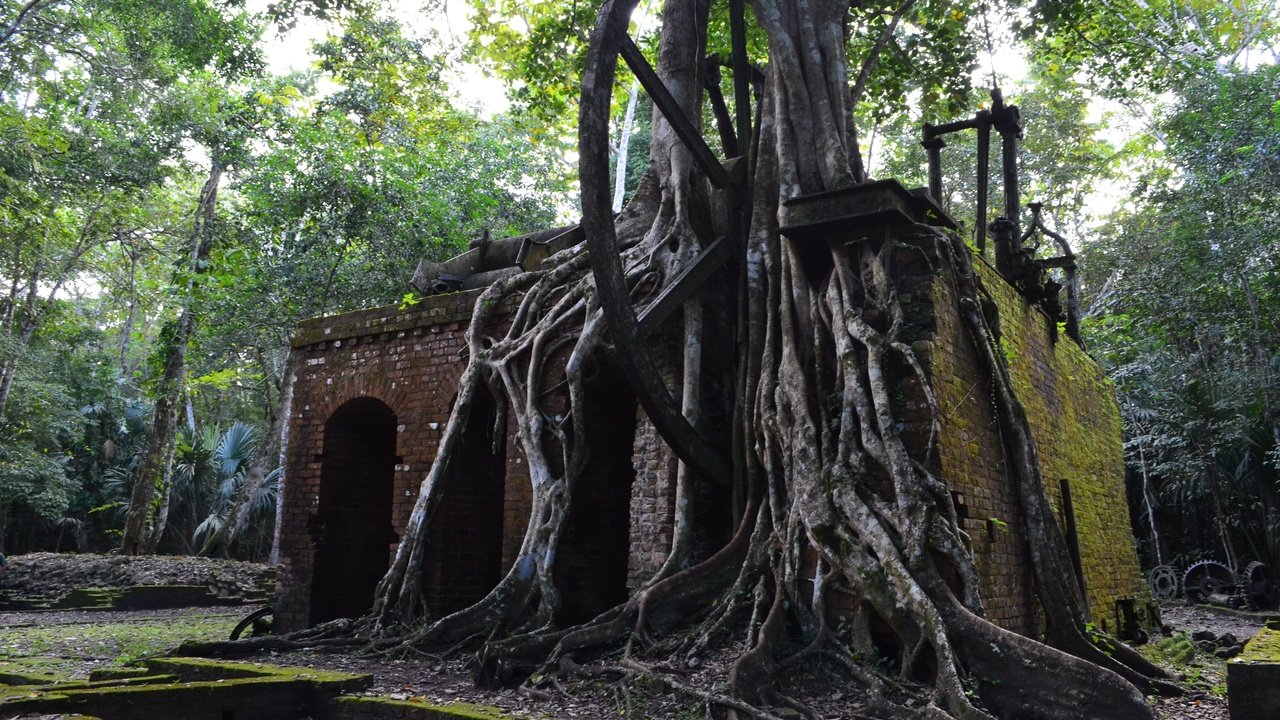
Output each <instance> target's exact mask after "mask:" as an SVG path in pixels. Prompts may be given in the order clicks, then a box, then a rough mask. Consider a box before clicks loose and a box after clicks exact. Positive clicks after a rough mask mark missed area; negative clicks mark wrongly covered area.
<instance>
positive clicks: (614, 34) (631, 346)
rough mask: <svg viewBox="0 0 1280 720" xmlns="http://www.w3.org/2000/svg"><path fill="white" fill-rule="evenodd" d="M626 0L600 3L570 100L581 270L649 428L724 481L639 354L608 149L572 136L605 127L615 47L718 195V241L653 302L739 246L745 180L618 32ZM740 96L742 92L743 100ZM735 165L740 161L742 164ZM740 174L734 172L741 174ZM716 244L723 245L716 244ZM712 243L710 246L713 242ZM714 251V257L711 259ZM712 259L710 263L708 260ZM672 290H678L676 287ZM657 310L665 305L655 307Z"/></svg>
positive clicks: (681, 289) (735, 2)
mask: <svg viewBox="0 0 1280 720" xmlns="http://www.w3.org/2000/svg"><path fill="white" fill-rule="evenodd" d="M635 5H636V2H635V0H606V2H605V5H604V7H602V8H601V10H600V14H599V15H598V20H597V23H596V27H595V29H594V31H593V33H592V38H591V45H590V48H589V50H588V53H587V64H586V67H585V70H584V73H583V84H582V88H583V89H582V101H581V103H580V105H579V116H578V118H579V122H578V126H579V138H580V140H579V175H580V182H581V187H582V213H583V217H582V227H583V230H584V232H585V233H586V236H587V247H588V250H589V252H590V261H591V272H592V276H593V277H594V279H595V282H596V290H597V292H598V293H599V294H600V298H601V306H602V307H603V309H604V313H605V317H606V320H607V321H608V323H609V332H610V335H611V336H612V338H613V341H614V343H615V345H616V346H617V347H618V350H619V352H618V353H617V357H618V363H619V365H620V366H621V367H622V371H623V374H624V375H626V377H627V381H628V383H629V384H630V385H631V387H632V388H633V389H634V390H635V392H636V395H637V399H638V400H639V401H640V404H641V405H642V406H643V407H644V409H645V413H646V414H647V415H648V416H649V419H650V420H651V421H652V422H653V425H654V427H655V428H656V429H657V430H658V433H659V435H661V436H662V438H663V439H664V440H665V441H666V442H667V444H668V445H670V446H671V449H672V450H673V451H674V452H675V454H676V456H677V457H679V458H680V460H682V461H683V462H685V463H687V464H688V465H689V466H690V467H691V468H693V470H694V471H695V472H697V473H699V474H701V475H703V476H705V477H707V478H708V479H710V480H712V481H713V482H717V483H718V484H724V485H727V484H729V480H730V479H731V478H732V476H733V470H732V469H731V468H730V467H729V466H727V465H726V464H725V463H724V461H723V460H722V459H721V458H720V457H719V456H718V455H717V454H716V453H715V452H713V451H712V450H711V446H710V444H709V443H708V442H707V441H706V439H705V438H704V437H703V436H702V434H701V433H700V432H699V431H698V430H697V429H696V428H694V427H693V426H692V425H690V424H689V421H688V419H686V418H685V417H684V415H683V414H682V413H681V411H680V408H679V406H678V405H677V404H676V402H675V399H674V398H673V397H672V395H671V393H670V391H669V390H668V389H667V387H666V384H665V383H664V382H663V381H662V378H660V377H659V376H658V375H657V373H656V372H655V371H654V369H653V366H652V365H651V364H646V363H644V362H643V358H642V355H643V353H644V350H645V343H644V340H645V337H646V334H645V332H646V330H651V329H652V327H653V325H654V323H651V322H646V323H645V325H644V326H643V327H642V326H641V324H640V321H639V318H638V317H637V316H636V312H635V309H634V308H633V307H632V306H631V302H630V293H629V290H628V288H627V286H626V282H625V280H624V278H623V273H622V264H621V258H620V256H619V254H618V241H617V234H616V232H615V229H614V227H613V214H612V212H611V205H610V199H609V198H608V195H607V191H608V186H609V182H608V177H607V174H608V154H607V150H606V149H605V148H604V147H603V143H600V142H595V143H587V142H583V141H582V138H588V137H592V136H595V137H597V138H598V137H605V136H607V134H608V115H609V106H610V99H611V96H612V91H613V81H614V77H615V75H616V68H615V66H616V63H617V58H618V56H619V55H621V56H622V58H623V60H624V61H625V62H626V63H627V66H628V67H629V68H631V71H632V73H634V74H635V76H636V79H637V80H639V82H640V84H641V85H642V86H643V87H644V89H645V92H647V93H648V94H649V97H650V99H651V100H653V103H654V106H655V107H657V108H658V110H659V111H660V112H661V113H662V114H663V116H664V117H665V118H666V119H667V121H668V122H669V123H670V124H671V126H672V129H673V130H674V131H675V132H676V135H677V137H679V138H680V140H681V142H682V143H683V144H684V145H685V147H687V148H688V149H689V152H690V154H691V155H692V156H693V158H694V161H695V162H696V163H697V164H698V166H699V167H700V168H701V169H702V170H703V172H704V173H706V175H707V177H708V179H709V180H710V182H711V183H712V184H713V185H714V186H715V187H717V188H723V189H724V190H725V192H726V195H727V198H726V200H727V202H726V203H725V205H726V210H727V214H728V232H727V233H726V237H725V238H724V239H723V240H722V241H721V242H719V243H713V245H712V247H708V248H707V250H706V251H704V252H703V254H702V257H700V258H699V260H700V262H695V263H694V265H695V268H696V272H694V271H692V270H693V269H691V271H690V272H686V273H683V274H682V275H681V277H680V278H678V279H677V280H676V282H675V283H673V285H674V286H675V287H672V288H669V289H668V291H667V292H664V295H672V296H673V299H671V300H670V301H665V302H663V303H662V305H663V307H664V308H667V309H669V308H674V307H675V306H676V302H675V299H674V295H676V294H677V293H679V294H683V293H687V297H692V296H693V294H694V293H695V292H696V291H697V290H698V289H700V288H701V287H702V286H703V285H704V284H705V282H706V279H705V278H706V277H710V274H711V271H712V270H714V269H715V268H716V267H719V265H720V264H723V262H724V259H727V258H728V257H730V256H732V255H734V254H735V253H734V252H731V250H737V249H740V247H741V239H742V238H743V237H745V235H746V219H745V217H744V215H745V203H744V199H745V198H746V197H749V194H748V188H747V187H746V186H745V182H749V180H748V181H742V182H739V181H735V177H734V176H735V175H736V174H739V173H738V172H735V171H737V170H738V168H735V167H726V166H724V165H721V164H720V162H719V161H718V160H716V158H715V155H714V154H713V153H712V152H711V149H710V148H708V147H707V145H706V143H705V142H704V141H703V140H702V136H701V134H700V133H699V132H698V130H697V128H695V127H694V125H693V123H692V122H690V121H689V119H688V118H687V117H686V116H685V115H684V112H683V111H682V110H681V109H680V107H679V105H678V104H677V103H676V102H675V99H674V98H673V97H672V96H671V93H670V92H669V91H668V90H667V88H666V86H665V85H664V84H663V82H662V80H661V78H659V77H658V75H657V73H656V72H655V71H654V70H653V68H652V66H650V65H649V62H648V60H646V59H645V58H644V55H643V54H642V53H641V52H640V49H639V48H638V47H636V44H635V42H634V41H633V40H632V39H631V37H630V36H629V35H628V34H627V31H626V22H627V18H628V17H629V16H630V14H631V12H632V10H634V9H635ZM742 13H743V6H742V2H741V0H730V14H731V25H732V29H733V31H734V32H733V39H734V46H735V47H734V58H733V60H734V63H733V64H734V74H735V77H734V87H735V101H736V102H737V104H738V107H737V108H736V110H737V114H738V118H737V120H738V136H739V137H740V138H747V140H745V141H744V142H746V143H747V144H748V145H750V138H751V121H750V106H749V93H748V89H747V85H746V83H747V81H748V78H749V75H748V70H747V69H746V68H747V64H746V50H745V48H746V45H745V37H746V36H745V26H744V24H743V23H744V22H745V21H744V20H743V15H742ZM744 98H747V100H744ZM742 170H745V166H742ZM747 174H748V173H745V172H742V173H741V175H742V176H743V177H745V176H746V175H747ZM717 245H720V246H721V247H723V248H724V249H720V248H717V247H716V246H717ZM713 248H714V249H713ZM718 258H723V259H718ZM713 263H715V264H714V265H713ZM677 288H678V289H677ZM664 311H665V310H664Z"/></svg>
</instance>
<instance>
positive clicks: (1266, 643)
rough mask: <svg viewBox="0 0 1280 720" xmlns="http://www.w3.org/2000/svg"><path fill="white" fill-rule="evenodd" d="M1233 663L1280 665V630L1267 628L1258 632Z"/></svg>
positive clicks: (1268, 626)
mask: <svg viewBox="0 0 1280 720" xmlns="http://www.w3.org/2000/svg"><path fill="white" fill-rule="evenodd" d="M1231 662H1233V663H1247V664H1254V663H1280V630H1276V629H1274V628H1272V627H1271V626H1270V624H1268V625H1267V627H1265V628H1263V629H1262V630H1260V631H1258V634H1257V635H1254V636H1253V638H1252V639H1250V640H1249V642H1247V643H1245V646H1244V652H1242V653H1240V654H1239V655H1237V656H1236V657H1235V658H1233V659H1232V660H1231Z"/></svg>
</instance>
